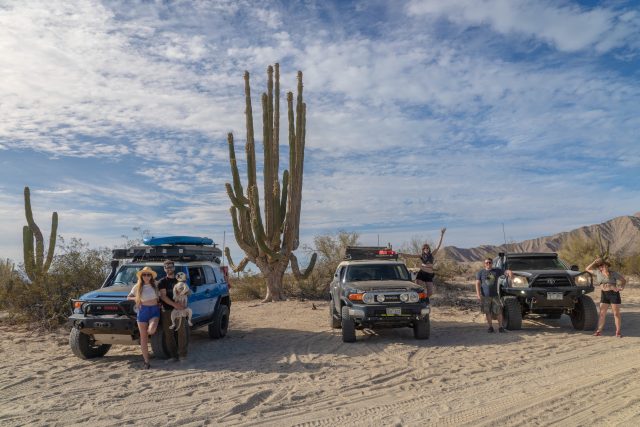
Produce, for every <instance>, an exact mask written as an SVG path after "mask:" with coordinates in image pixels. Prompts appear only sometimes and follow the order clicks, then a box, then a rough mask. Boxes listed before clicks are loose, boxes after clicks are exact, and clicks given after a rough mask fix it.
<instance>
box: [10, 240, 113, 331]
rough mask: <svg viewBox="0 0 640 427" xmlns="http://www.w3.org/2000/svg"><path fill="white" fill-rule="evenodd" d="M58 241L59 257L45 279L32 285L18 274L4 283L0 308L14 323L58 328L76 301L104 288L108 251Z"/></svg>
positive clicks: (108, 258) (79, 242)
mask: <svg viewBox="0 0 640 427" xmlns="http://www.w3.org/2000/svg"><path fill="white" fill-rule="evenodd" d="M58 242H59V249H58V253H59V255H56V256H55V257H54V259H53V262H52V264H51V268H50V269H49V272H48V273H47V274H45V275H44V276H43V277H42V278H39V279H38V280H36V281H33V282H30V281H28V280H26V275H20V274H19V273H16V274H13V275H10V278H9V279H3V280H2V281H1V282H0V309H2V310H6V311H7V313H8V314H9V319H10V320H11V321H14V322H20V323H28V324H29V325H30V326H31V327H35V328H38V329H55V328H57V327H58V326H60V325H61V324H62V323H64V322H65V321H66V319H67V317H68V316H69V314H70V312H71V305H70V300H71V299H72V298H77V297H79V296H80V295H82V294H84V293H85V292H88V291H91V290H93V289H96V288H99V287H100V286H101V285H102V282H103V281H104V279H105V277H106V275H107V274H108V272H109V261H110V251H109V250H108V249H90V248H89V245H88V244H86V243H84V242H82V240H80V239H75V238H73V239H71V240H70V241H69V243H66V242H65V241H64V239H62V238H61V237H59V238H58ZM4 264H6V263H4ZM0 268H6V266H5V267H0ZM3 277H4V276H3Z"/></svg>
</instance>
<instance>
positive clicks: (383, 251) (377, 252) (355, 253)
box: [344, 245, 398, 260]
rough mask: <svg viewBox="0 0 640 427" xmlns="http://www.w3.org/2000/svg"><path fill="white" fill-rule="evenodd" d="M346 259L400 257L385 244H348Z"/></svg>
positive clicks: (394, 258) (395, 258)
mask: <svg viewBox="0 0 640 427" xmlns="http://www.w3.org/2000/svg"><path fill="white" fill-rule="evenodd" d="M344 259H346V260H356V259H393V260H397V259H398V253H397V252H396V251H394V250H393V249H391V245H389V246H387V247H385V246H347V248H346V251H345V256H344Z"/></svg>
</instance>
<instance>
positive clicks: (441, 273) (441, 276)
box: [433, 259, 468, 284]
mask: <svg viewBox="0 0 640 427" xmlns="http://www.w3.org/2000/svg"><path fill="white" fill-rule="evenodd" d="M433 271H435V273H436V277H435V283H436V284H438V283H448V282H451V281H453V279H455V278H456V277H460V276H466V275H467V274H468V267H467V266H466V265H464V264H462V263H458V262H455V261H453V260H447V259H444V260H442V261H438V262H437V263H436V264H435V265H434V268H433Z"/></svg>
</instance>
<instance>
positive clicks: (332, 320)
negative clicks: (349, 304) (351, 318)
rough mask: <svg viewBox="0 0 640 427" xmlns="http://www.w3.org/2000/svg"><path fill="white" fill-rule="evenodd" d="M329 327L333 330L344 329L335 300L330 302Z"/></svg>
mask: <svg viewBox="0 0 640 427" xmlns="http://www.w3.org/2000/svg"><path fill="white" fill-rule="evenodd" d="M329 326H330V327H331V329H340V328H341V327H342V321H341V320H340V319H339V318H338V313H337V312H336V309H335V307H334V305H333V300H330V301H329Z"/></svg>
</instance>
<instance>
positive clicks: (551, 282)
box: [547, 279, 556, 285]
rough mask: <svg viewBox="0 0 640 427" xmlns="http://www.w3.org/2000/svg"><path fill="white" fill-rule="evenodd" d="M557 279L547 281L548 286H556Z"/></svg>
mask: <svg viewBox="0 0 640 427" xmlns="http://www.w3.org/2000/svg"><path fill="white" fill-rule="evenodd" d="M555 284H556V279H547V285H555Z"/></svg>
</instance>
